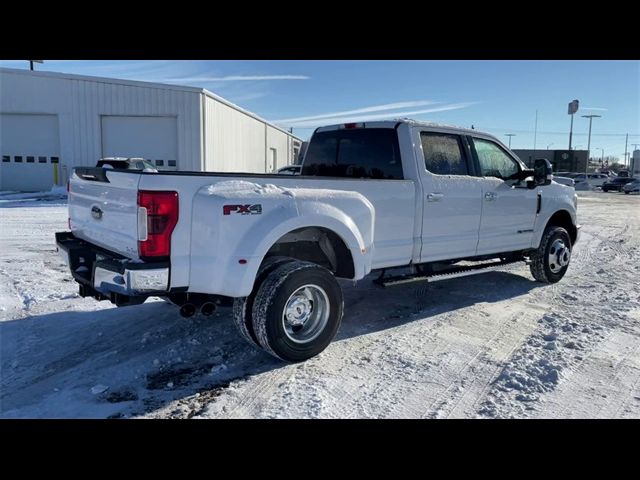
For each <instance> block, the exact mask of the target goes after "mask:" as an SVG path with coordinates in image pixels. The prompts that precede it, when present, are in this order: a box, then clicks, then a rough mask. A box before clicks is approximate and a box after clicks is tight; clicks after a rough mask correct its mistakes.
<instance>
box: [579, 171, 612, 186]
mask: <svg viewBox="0 0 640 480" xmlns="http://www.w3.org/2000/svg"><path fill="white" fill-rule="evenodd" d="M573 180H574V181H575V182H576V183H578V182H585V181H586V182H587V183H588V184H589V186H591V187H594V188H597V187H602V185H603V184H604V182H606V181H607V180H609V177H608V176H607V175H605V174H604V173H586V174H585V173H579V174H578V175H575V176H574V177H573Z"/></svg>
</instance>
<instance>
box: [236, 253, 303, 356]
mask: <svg viewBox="0 0 640 480" xmlns="http://www.w3.org/2000/svg"><path fill="white" fill-rule="evenodd" d="M292 261H293V258H289V257H279V256H278V257H267V258H266V259H265V260H264V261H263V262H262V265H260V268H259V269H258V274H257V275H256V280H255V282H254V283H253V290H252V291H251V293H250V294H249V295H248V296H247V297H240V298H235V299H234V300H233V315H232V317H233V324H234V325H235V326H236V328H237V329H238V332H240V335H241V336H242V338H244V339H245V340H246V341H247V342H248V343H249V344H250V345H252V346H254V347H256V348H262V347H260V344H259V343H258V339H257V337H256V334H255V332H254V331H253V317H252V316H251V312H252V310H253V302H254V300H255V297H256V292H257V291H258V288H259V287H260V285H261V284H262V282H263V281H264V279H265V278H267V275H269V273H271V272H272V271H273V270H275V269H276V268H278V267H279V266H280V265H282V264H283V263H287V262H292Z"/></svg>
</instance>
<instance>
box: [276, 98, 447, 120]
mask: <svg viewBox="0 0 640 480" xmlns="http://www.w3.org/2000/svg"><path fill="white" fill-rule="evenodd" d="M436 103H442V102H432V101H429V100H416V101H411V102H396V103H385V104H383V105H373V106H371V107H364V108H357V109H355V110H343V111H342V112H332V113H323V114H321V115H313V116H310V117H296V118H284V119H282V120H275V123H287V124H288V123H297V122H305V121H308V120H320V119H324V118H331V117H342V116H345V115H353V114H358V113H369V112H380V111H385V110H397V109H399V108H410V107H421V106H424V105H433V104H436Z"/></svg>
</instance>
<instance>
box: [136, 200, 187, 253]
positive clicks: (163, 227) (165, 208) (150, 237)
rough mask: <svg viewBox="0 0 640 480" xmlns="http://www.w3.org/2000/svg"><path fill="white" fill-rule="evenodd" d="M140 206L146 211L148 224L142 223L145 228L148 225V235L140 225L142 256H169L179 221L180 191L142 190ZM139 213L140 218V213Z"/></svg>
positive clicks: (139, 245)
mask: <svg viewBox="0 0 640 480" xmlns="http://www.w3.org/2000/svg"><path fill="white" fill-rule="evenodd" d="M138 207H139V209H144V210H142V211H143V212H146V225H144V224H143V225H142V227H143V228H144V227H145V226H146V235H144V234H142V233H143V232H140V230H141V226H140V225H138V230H139V231H138V238H140V240H139V241H138V253H139V255H140V257H141V258H145V257H168V256H169V254H170V253H171V234H172V233H173V229H174V228H175V226H176V224H177V223H178V192H154V191H149V190H140V191H139V192H138ZM138 215H139V218H140V213H139V214H138ZM143 215H144V213H143ZM141 234H142V236H141Z"/></svg>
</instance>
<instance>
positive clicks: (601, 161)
mask: <svg viewBox="0 0 640 480" xmlns="http://www.w3.org/2000/svg"><path fill="white" fill-rule="evenodd" d="M600 150H602V157H600V163H601V164H603V165H604V148H602V147H600Z"/></svg>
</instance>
